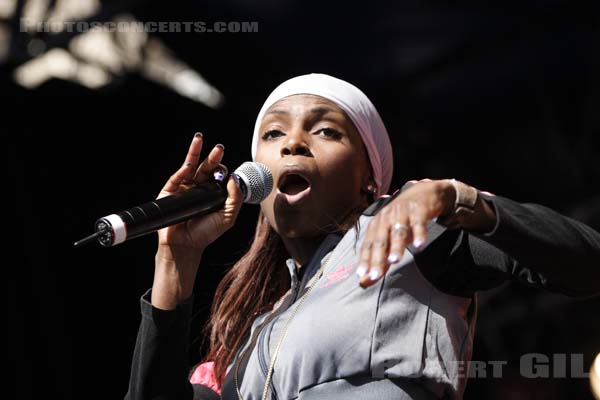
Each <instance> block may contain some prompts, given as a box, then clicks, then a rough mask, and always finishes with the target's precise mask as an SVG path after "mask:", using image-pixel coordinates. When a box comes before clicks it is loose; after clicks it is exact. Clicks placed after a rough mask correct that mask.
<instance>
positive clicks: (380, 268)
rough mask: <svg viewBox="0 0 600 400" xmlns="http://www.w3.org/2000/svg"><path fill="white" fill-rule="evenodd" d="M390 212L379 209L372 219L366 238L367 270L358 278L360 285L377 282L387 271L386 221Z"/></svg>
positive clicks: (387, 235) (369, 284) (366, 285)
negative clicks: (372, 223)
mask: <svg viewBox="0 0 600 400" xmlns="http://www.w3.org/2000/svg"><path fill="white" fill-rule="evenodd" d="M389 214H390V212H389V211H388V210H386V209H383V210H382V211H380V213H379V215H377V216H376V217H375V219H374V221H372V222H375V224H374V225H373V227H372V228H371V229H370V232H369V233H370V235H369V236H368V238H367V240H368V241H367V246H368V248H369V258H368V260H367V261H366V265H367V271H366V273H365V275H364V276H363V277H362V278H361V279H360V284H361V286H362V287H368V286H371V285H372V284H374V283H375V282H377V281H378V280H379V279H380V278H381V277H382V276H383V275H384V274H385V272H386V271H387V268H388V264H387V262H386V259H387V254H388V248H389V234H388V230H389V228H388V222H387V219H388V217H389Z"/></svg>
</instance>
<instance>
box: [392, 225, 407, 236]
mask: <svg viewBox="0 0 600 400" xmlns="http://www.w3.org/2000/svg"><path fill="white" fill-rule="evenodd" d="M407 230H408V226H406V225H405V224H401V223H399V222H396V223H395V224H394V225H392V234H394V235H403V234H404V233H406V231H407Z"/></svg>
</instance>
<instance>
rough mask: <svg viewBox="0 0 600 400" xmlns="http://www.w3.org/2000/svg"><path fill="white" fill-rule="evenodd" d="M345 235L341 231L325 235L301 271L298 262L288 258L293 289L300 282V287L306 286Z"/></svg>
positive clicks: (287, 263) (287, 262)
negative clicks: (323, 260)
mask: <svg viewBox="0 0 600 400" xmlns="http://www.w3.org/2000/svg"><path fill="white" fill-rule="evenodd" d="M342 237H343V235H342V234H341V233H339V232H335V233H330V234H328V235H327V236H325V239H323V241H322V242H321V244H320V245H319V247H318V248H317V250H316V251H315V253H314V254H313V256H312V257H311V258H310V260H309V261H308V262H307V263H305V264H304V265H302V267H301V268H300V271H299V270H298V268H296V262H295V261H294V260H293V259H292V258H288V259H287V260H286V262H285V263H286V265H287V267H288V271H289V272H290V277H291V279H292V289H293V288H295V287H296V286H297V285H298V284H300V288H303V287H304V286H306V284H307V283H308V281H309V280H310V278H312V277H313V275H314V274H315V273H316V272H317V271H318V270H319V268H320V267H321V260H322V259H323V258H324V257H325V256H326V255H327V254H328V253H329V252H330V251H332V250H333V249H334V248H335V246H337V244H338V243H339V242H340V241H341V240H342Z"/></svg>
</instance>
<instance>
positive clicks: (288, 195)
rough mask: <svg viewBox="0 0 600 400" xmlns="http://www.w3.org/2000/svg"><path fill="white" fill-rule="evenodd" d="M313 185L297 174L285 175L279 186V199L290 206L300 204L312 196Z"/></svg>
mask: <svg viewBox="0 0 600 400" xmlns="http://www.w3.org/2000/svg"><path fill="white" fill-rule="evenodd" d="M310 188H311V183H310V181H309V180H308V179H306V178H305V177H304V176H302V175H300V174H297V173H295V172H290V173H287V174H284V175H283V176H282V177H281V178H280V179H279V183H278V185H277V192H278V195H277V198H278V199H280V200H281V201H283V203H286V204H289V205H296V204H300V203H302V202H304V201H305V199H307V198H308V196H309V195H310Z"/></svg>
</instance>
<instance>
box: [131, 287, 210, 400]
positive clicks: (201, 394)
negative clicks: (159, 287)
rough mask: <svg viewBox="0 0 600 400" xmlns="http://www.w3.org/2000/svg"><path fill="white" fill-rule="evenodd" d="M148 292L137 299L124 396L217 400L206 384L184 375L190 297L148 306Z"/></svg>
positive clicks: (133, 398) (148, 399) (139, 399)
mask: <svg viewBox="0 0 600 400" xmlns="http://www.w3.org/2000/svg"><path fill="white" fill-rule="evenodd" d="M150 293H151V292H150V290H148V292H146V293H145V294H144V295H143V296H142V298H141V299H140V306H141V313H142V319H141V322H140V326H139V329H138V335H137V340H136V344H135V349H134V352H133V360H132V363H131V375H130V378H129V388H128V391H127V394H126V395H125V400H151V399H152V400H155V399H156V400H157V399H160V400H186V399H187V400H218V399H219V395H218V394H217V393H215V392H214V391H212V390H211V389H210V388H208V387H206V386H203V385H192V384H191V383H190V382H189V379H188V377H189V372H190V366H189V362H188V357H189V353H188V352H189V334H190V317H191V313H192V304H193V298H190V299H188V300H187V301H186V302H185V303H183V304H181V305H179V306H178V307H177V308H176V309H175V310H169V311H165V310H160V309H158V308H155V307H153V306H152V304H151V303H150Z"/></svg>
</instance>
